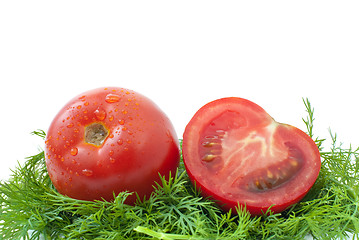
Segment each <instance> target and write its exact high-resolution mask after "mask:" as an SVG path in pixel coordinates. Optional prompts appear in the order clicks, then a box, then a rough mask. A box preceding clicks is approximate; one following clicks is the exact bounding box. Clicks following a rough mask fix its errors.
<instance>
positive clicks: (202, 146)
mask: <svg viewBox="0 0 359 240" xmlns="http://www.w3.org/2000/svg"><path fill="white" fill-rule="evenodd" d="M182 147H183V160H184V163H185V166H186V169H187V173H188V175H189V176H190V178H191V180H192V181H193V182H195V183H196V186H197V187H200V189H201V191H202V193H203V194H204V195H205V196H210V197H211V198H212V199H214V200H216V201H217V203H218V204H219V205H220V206H221V207H222V208H223V209H224V210H229V209H232V210H234V211H235V208H236V207H237V206H238V204H239V205H242V206H246V209H247V210H248V211H249V212H250V213H251V214H252V215H260V214H262V213H264V212H266V211H267V210H268V209H269V208H270V209H271V211H273V212H281V211H283V210H285V209H286V208H288V207H289V206H291V205H292V204H294V203H296V202H298V201H299V200H300V199H302V198H303V197H304V195H305V194H306V193H307V192H308V190H309V189H310V188H311V187H312V185H313V184H314V182H315V181H316V179H317V177H318V174H319V170H320V166H321V160H320V154H319V150H318V147H317V145H316V144H315V143H314V141H313V140H312V139H311V138H310V137H309V136H308V135H307V134H305V133H304V132H302V131H301V130H299V129H298V128H295V127H293V126H290V125H287V124H281V123H278V122H276V121H274V119H273V118H272V117H271V116H269V115H268V113H266V112H265V111H264V110H263V109H262V108H261V107H260V106H258V105H256V104H255V103H253V102H250V101H248V100H246V99H242V98H223V99H218V100H215V101H213V102H210V103H208V104H206V105H205V106H203V107H202V108H201V109H199V110H198V112H197V113H196V114H195V115H194V116H193V118H192V119H191V121H190V122H189V123H188V125H187V127H186V129H185V133H184V136H183V145H182Z"/></svg>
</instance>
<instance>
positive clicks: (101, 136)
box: [85, 123, 108, 146]
mask: <svg viewBox="0 0 359 240" xmlns="http://www.w3.org/2000/svg"><path fill="white" fill-rule="evenodd" d="M107 136H108V130H107V129H106V128H105V127H104V126H103V125H102V124H101V123H92V124H90V125H88V126H87V127H86V128H85V142H86V143H89V144H93V145H95V146H101V145H102V144H103V142H104V141H105V139H106V138H107Z"/></svg>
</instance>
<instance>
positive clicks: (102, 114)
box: [94, 108, 106, 121]
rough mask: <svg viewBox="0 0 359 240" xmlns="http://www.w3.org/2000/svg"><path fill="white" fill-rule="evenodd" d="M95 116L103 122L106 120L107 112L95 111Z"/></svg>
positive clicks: (99, 109)
mask: <svg viewBox="0 0 359 240" xmlns="http://www.w3.org/2000/svg"><path fill="white" fill-rule="evenodd" d="M94 114H95V116H96V118H97V120H100V121H102V120H104V119H105V118H106V112H105V110H103V109H101V108H97V109H96V110H95V112H94Z"/></svg>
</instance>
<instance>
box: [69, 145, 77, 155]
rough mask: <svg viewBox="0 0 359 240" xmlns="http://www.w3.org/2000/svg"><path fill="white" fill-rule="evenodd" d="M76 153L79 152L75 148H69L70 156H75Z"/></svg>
mask: <svg viewBox="0 0 359 240" xmlns="http://www.w3.org/2000/svg"><path fill="white" fill-rule="evenodd" d="M78 152H79V150H78V149H77V148H76V147H74V148H71V150H70V154H71V155H72V156H76V155H77V153H78Z"/></svg>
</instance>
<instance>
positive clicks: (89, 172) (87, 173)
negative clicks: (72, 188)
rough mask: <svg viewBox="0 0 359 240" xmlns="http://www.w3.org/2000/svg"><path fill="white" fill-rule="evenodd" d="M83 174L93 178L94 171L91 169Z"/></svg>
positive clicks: (83, 171) (85, 170)
mask: <svg viewBox="0 0 359 240" xmlns="http://www.w3.org/2000/svg"><path fill="white" fill-rule="evenodd" d="M82 174H83V175H85V176H86V177H91V176H92V175H93V171H92V170H89V169H84V170H82Z"/></svg>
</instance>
